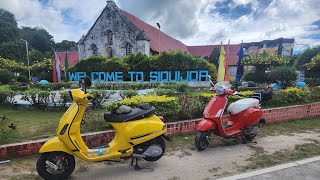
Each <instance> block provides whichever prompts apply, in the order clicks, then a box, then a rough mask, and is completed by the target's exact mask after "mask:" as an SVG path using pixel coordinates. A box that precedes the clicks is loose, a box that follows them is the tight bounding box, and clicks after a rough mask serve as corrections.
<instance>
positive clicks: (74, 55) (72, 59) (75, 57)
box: [57, 51, 79, 66]
mask: <svg viewBox="0 0 320 180" xmlns="http://www.w3.org/2000/svg"><path fill="white" fill-rule="evenodd" d="M57 54H58V56H59V58H60V64H62V65H63V66H64V60H65V58H66V52H57ZM78 61H79V53H78V52H77V51H74V52H68V64H69V66H71V65H74V64H76V63H77V62H78Z"/></svg>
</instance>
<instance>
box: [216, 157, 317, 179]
mask: <svg viewBox="0 0 320 180" xmlns="http://www.w3.org/2000/svg"><path fill="white" fill-rule="evenodd" d="M233 179H241V180H319V179H320V156H319V157H315V158H310V159H305V160H302V161H297V162H292V163H287V164H283V165H279V166H274V167H271V168H266V169H262V170H258V171H254V172H249V173H244V174H239V175H235V176H231V177H226V178H222V179H220V180H233Z"/></svg>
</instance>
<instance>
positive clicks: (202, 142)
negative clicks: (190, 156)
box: [195, 131, 209, 151]
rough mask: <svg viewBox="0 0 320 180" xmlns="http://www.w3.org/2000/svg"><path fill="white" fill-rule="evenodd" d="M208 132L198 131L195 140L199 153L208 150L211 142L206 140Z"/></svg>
mask: <svg viewBox="0 0 320 180" xmlns="http://www.w3.org/2000/svg"><path fill="white" fill-rule="evenodd" d="M207 133H208V131H198V132H197V134H196V138H195V146H196V148H197V149H198V151H202V150H204V149H206V148H207V147H208V145H209V141H208V139H207V138H206V136H207Z"/></svg>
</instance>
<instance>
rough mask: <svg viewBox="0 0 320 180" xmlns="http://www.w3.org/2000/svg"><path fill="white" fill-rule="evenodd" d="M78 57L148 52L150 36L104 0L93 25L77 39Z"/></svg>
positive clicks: (117, 55)
mask: <svg viewBox="0 0 320 180" xmlns="http://www.w3.org/2000/svg"><path fill="white" fill-rule="evenodd" d="M78 46H79V56H80V59H83V58H88V57H90V56H92V55H103V56H106V57H107V58H110V57H118V58H122V57H124V56H127V55H130V54H137V53H139V52H141V53H143V54H147V55H150V40H149V39H148V37H147V35H146V34H145V32H144V31H143V30H140V29H139V28H137V27H136V26H135V25H134V24H133V23H132V22H131V21H130V20H129V19H128V18H127V17H126V16H125V15H124V13H123V11H122V10H120V9H119V8H118V7H117V6H116V4H115V3H114V2H113V1H107V6H106V7H105V8H104V10H103V11H102V13H101V14H100V16H99V17H98V19H97V20H96V21H95V23H94V25H93V26H92V27H91V28H90V30H89V31H88V33H87V34H86V35H85V36H83V37H82V38H81V39H80V41H79V42H78Z"/></svg>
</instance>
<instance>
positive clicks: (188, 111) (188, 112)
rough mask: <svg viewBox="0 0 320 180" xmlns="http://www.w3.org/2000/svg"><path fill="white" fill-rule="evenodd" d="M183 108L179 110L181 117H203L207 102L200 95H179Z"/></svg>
mask: <svg viewBox="0 0 320 180" xmlns="http://www.w3.org/2000/svg"><path fill="white" fill-rule="evenodd" d="M178 101H179V104H180V105H181V109H180V111H179V115H180V119H193V118H199V117H202V113H203V110H204V108H205V106H206V104H205V103H204V102H203V101H202V100H201V97H200V96H194V97H190V96H185V95H181V96H179V97H178Z"/></svg>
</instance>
